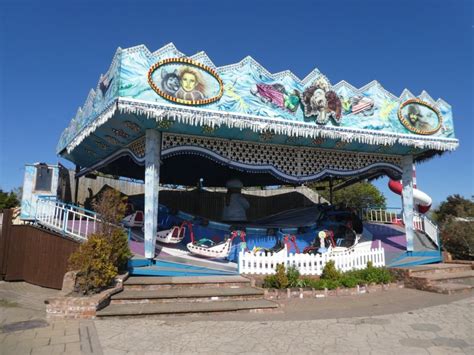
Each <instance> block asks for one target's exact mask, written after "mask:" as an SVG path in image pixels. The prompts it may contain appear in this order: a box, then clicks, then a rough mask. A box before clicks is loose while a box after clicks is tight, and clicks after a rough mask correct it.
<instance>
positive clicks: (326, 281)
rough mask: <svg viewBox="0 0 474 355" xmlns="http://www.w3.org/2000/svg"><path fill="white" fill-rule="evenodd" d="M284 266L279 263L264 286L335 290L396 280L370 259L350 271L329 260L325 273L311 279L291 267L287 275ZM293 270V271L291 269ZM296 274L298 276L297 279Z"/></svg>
mask: <svg viewBox="0 0 474 355" xmlns="http://www.w3.org/2000/svg"><path fill="white" fill-rule="evenodd" d="M284 270H285V268H284V266H283V265H278V267H277V273H276V274H275V275H269V276H267V277H265V279H264V282H263V287H264V288H286V287H288V286H289V287H298V288H300V287H301V288H304V287H311V288H314V289H316V290H324V289H326V288H327V289H328V290H334V289H336V288H338V287H349V288H352V287H356V286H357V285H365V284H387V283H390V282H393V281H394V279H395V278H394V276H393V275H392V274H391V273H390V271H389V270H388V269H385V268H377V267H374V266H373V265H372V263H371V262H370V261H369V262H368V263H367V267H366V268H365V269H362V270H353V271H348V272H344V273H342V272H340V271H338V270H337V269H336V267H335V265H334V261H332V260H331V261H329V262H328V263H327V264H326V266H325V267H324V269H323V274H322V275H321V278H320V279H319V280H316V279H310V278H308V277H304V278H301V277H299V272H298V271H297V270H292V268H290V269H289V270H288V271H287V273H286V275H285V273H284ZM290 270H291V271H290ZM296 275H298V278H297V279H295V277H296ZM284 276H286V280H287V282H286V286H285V282H283V283H282V282H281V278H282V277H284Z"/></svg>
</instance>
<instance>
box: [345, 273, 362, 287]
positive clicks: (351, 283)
mask: <svg viewBox="0 0 474 355" xmlns="http://www.w3.org/2000/svg"><path fill="white" fill-rule="evenodd" d="M340 282H341V285H342V286H344V287H348V288H352V287H356V286H357V285H361V284H363V280H362V279H360V278H359V277H358V276H357V275H354V274H351V273H345V274H344V275H342V276H341V279H340Z"/></svg>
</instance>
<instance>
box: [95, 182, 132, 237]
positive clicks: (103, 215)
mask: <svg viewBox="0 0 474 355" xmlns="http://www.w3.org/2000/svg"><path fill="white" fill-rule="evenodd" d="M92 206H93V208H94V211H96V212H97V213H98V214H99V215H100V219H101V221H103V223H101V224H100V230H99V232H100V233H103V234H105V235H110V234H111V233H112V231H113V229H115V228H116V226H117V225H119V224H120V222H121V221H122V219H123V217H124V216H125V211H126V209H127V204H126V197H123V196H122V195H121V194H120V192H119V191H117V190H114V189H108V190H105V191H104V192H103V193H102V194H101V195H100V197H99V198H98V199H97V200H96V201H94V202H93V203H92Z"/></svg>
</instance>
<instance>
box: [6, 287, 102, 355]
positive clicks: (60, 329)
mask: <svg viewBox="0 0 474 355" xmlns="http://www.w3.org/2000/svg"><path fill="white" fill-rule="evenodd" d="M57 294H58V291H56V290H51V289H47V288H42V287H38V286H34V285H30V284H27V283H26V282H3V281H0V354H2V355H7V354H15V355H22V354H32V355H35V354H64V353H66V354H99V355H100V354H102V350H101V347H100V343H99V339H98V337H97V332H96V330H95V325H94V322H93V321H54V322H49V321H47V320H46V311H45V309H46V307H45V304H44V300H45V299H47V298H48V297H53V296H56V295H57Z"/></svg>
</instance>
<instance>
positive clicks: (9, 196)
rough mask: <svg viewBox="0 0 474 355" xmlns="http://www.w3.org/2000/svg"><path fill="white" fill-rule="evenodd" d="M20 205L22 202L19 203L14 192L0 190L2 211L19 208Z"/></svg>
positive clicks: (0, 207)
mask: <svg viewBox="0 0 474 355" xmlns="http://www.w3.org/2000/svg"><path fill="white" fill-rule="evenodd" d="M19 204H20V201H18V197H17V195H16V194H15V193H14V192H13V191H10V192H9V193H7V192H4V191H3V190H2V189H0V211H1V210H3V209H8V208H13V207H17V206H18V205H19Z"/></svg>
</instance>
